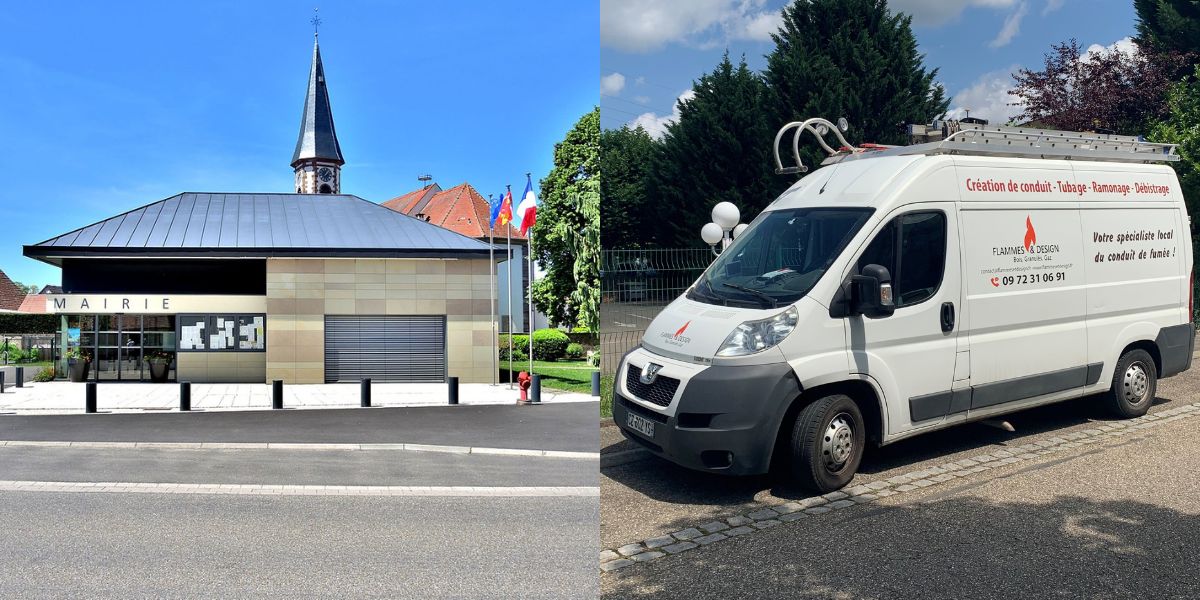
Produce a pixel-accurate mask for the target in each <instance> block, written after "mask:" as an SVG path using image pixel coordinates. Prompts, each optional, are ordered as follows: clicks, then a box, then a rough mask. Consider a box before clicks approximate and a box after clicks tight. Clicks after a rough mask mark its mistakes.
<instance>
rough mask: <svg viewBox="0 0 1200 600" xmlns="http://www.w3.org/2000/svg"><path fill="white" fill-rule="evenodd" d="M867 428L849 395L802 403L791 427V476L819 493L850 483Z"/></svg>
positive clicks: (864, 441)
mask: <svg viewBox="0 0 1200 600" xmlns="http://www.w3.org/2000/svg"><path fill="white" fill-rule="evenodd" d="M866 441H867V430H866V427H864V426H863V417H862V411H860V410H858V404H855V402H854V400H852V399H851V398H850V397H849V396H846V395H845V394H833V395H831V396H825V397H824V398H821V399H820V400H817V401H816V402H813V403H812V404H809V405H808V406H805V407H804V408H803V409H802V410H801V411H800V414H799V415H797V416H796V423H795V425H793V426H792V440H791V446H792V447H791V450H792V456H791V458H792V460H791V472H792V476H793V477H794V478H795V479H796V481H797V483H799V484H800V485H802V486H804V487H806V488H809V489H812V490H816V491H818V492H821V493H826V492H832V491H834V490H836V489H839V488H841V487H843V486H845V485H846V484H847V483H850V480H851V479H853V478H854V473H855V472H856V471H858V463H859V462H860V461H862V454H863V448H864V447H865V446H866Z"/></svg>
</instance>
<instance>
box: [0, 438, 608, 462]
mask: <svg viewBox="0 0 1200 600" xmlns="http://www.w3.org/2000/svg"><path fill="white" fill-rule="evenodd" d="M21 446H32V447H41V448H103V449H114V448H117V449H145V450H299V451H309V450H343V451H346V450H350V451H360V450H372V451H379V450H405V451H409V452H441V453H445V454H486V455H492V456H525V457H533V458H565V459H571V460H600V453H599V452H571V451H566V450H533V449H526V448H482V447H476V446H438V445H433V444H320V443H313V444H297V443H280V442H264V443H254V442H61V441H38V440H8V441H4V440H0V447H21Z"/></svg>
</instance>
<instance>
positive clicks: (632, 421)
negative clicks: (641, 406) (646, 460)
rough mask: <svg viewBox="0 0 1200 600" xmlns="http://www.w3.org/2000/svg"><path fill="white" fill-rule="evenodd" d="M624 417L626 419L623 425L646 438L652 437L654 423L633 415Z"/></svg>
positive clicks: (628, 414)
mask: <svg viewBox="0 0 1200 600" xmlns="http://www.w3.org/2000/svg"><path fill="white" fill-rule="evenodd" d="M626 416H627V417H628V418H627V419H626V420H625V424H626V425H629V428H630V429H632V430H634V431H636V432H638V433H640V434H642V435H644V436H646V437H651V438H652V437H654V421H651V420H650V419H647V418H646V417H643V416H640V415H635V414H633V413H626Z"/></svg>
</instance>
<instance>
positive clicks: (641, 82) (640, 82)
mask: <svg viewBox="0 0 1200 600" xmlns="http://www.w3.org/2000/svg"><path fill="white" fill-rule="evenodd" d="M633 82H634V83H636V84H638V85H645V83H646V77H645V76H643V75H638V76H637V79H634V80H633Z"/></svg>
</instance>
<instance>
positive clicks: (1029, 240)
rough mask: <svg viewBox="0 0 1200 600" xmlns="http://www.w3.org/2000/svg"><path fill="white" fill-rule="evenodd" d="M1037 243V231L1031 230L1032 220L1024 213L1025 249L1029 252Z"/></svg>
mask: <svg viewBox="0 0 1200 600" xmlns="http://www.w3.org/2000/svg"><path fill="white" fill-rule="evenodd" d="M1035 243H1037V233H1036V232H1035V231H1034V230H1033V221H1031V220H1029V215H1025V251H1026V252H1029V251H1030V250H1031V249H1033V245H1034V244H1035Z"/></svg>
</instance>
